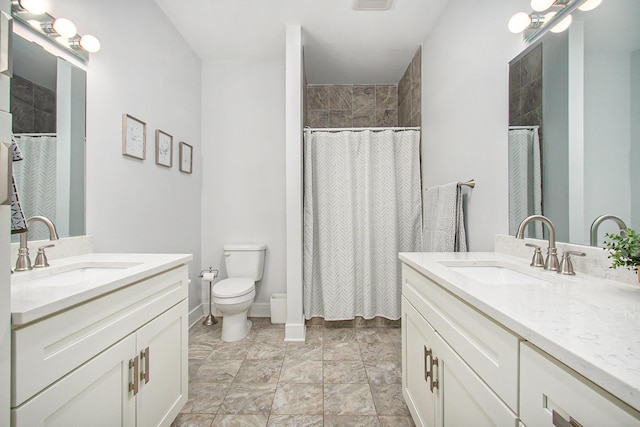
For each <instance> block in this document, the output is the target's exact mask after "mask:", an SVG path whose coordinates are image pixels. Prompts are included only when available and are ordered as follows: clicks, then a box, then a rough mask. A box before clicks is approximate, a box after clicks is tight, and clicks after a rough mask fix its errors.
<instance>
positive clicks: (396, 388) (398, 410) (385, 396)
mask: <svg viewBox="0 0 640 427" xmlns="http://www.w3.org/2000/svg"><path fill="white" fill-rule="evenodd" d="M371 393H372V394H373V401H374V403H375V405H376V412H377V413H378V415H404V416H409V415H410V414H409V409H408V408H407V405H406V404H405V403H404V398H403V397H402V385H401V384H385V385H372V386H371Z"/></svg>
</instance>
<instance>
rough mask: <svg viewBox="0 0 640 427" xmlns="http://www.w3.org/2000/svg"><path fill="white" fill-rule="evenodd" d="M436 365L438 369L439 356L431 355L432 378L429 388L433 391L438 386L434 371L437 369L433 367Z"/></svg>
mask: <svg viewBox="0 0 640 427" xmlns="http://www.w3.org/2000/svg"><path fill="white" fill-rule="evenodd" d="M434 366H435V367H436V370H437V369H438V358H437V357H431V378H430V379H429V389H430V390H431V392H433V389H434V388H438V380H436V379H434V378H433V376H434V373H435V370H434V369H433V367H434Z"/></svg>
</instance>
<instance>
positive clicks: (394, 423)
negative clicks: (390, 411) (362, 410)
mask: <svg viewBox="0 0 640 427" xmlns="http://www.w3.org/2000/svg"><path fill="white" fill-rule="evenodd" d="M378 420H379V421H380V427H415V426H416V425H415V424H414V422H413V419H412V418H411V417H410V416H406V417H398V416H390V415H381V416H379V417H378Z"/></svg>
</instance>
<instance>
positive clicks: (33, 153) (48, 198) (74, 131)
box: [10, 34, 86, 242]
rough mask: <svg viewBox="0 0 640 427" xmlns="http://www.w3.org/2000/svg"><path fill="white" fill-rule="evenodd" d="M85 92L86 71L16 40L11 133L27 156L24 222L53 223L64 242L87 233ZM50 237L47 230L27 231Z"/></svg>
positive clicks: (22, 177) (20, 174)
mask: <svg viewBox="0 0 640 427" xmlns="http://www.w3.org/2000/svg"><path fill="white" fill-rule="evenodd" d="M85 91H86V73H85V72H84V71H83V70H81V69H79V68H77V67H75V66H73V65H71V64H70V63H69V62H67V61H65V60H64V59H62V58H58V57H56V56H54V55H52V54H51V53H49V52H47V51H45V50H44V49H43V48H42V47H41V46H39V45H38V44H36V43H33V42H30V41H27V40H25V39H23V38H22V37H20V36H18V35H17V34H14V35H13V78H12V80H11V90H10V108H11V113H12V116H13V125H12V131H13V134H14V138H15V140H16V143H17V145H18V147H19V149H20V151H21V152H22V154H23V157H24V160H22V161H19V162H15V163H14V165H13V169H14V177H15V180H16V185H17V188H18V193H19V196H20V202H21V205H22V209H23V211H24V214H25V217H27V218H30V217H32V216H36V215H41V216H45V217H47V218H49V219H51V220H52V221H53V222H54V223H55V225H56V228H57V230H58V233H59V235H60V237H68V236H78V235H82V234H84V233H85V221H84V195H85V193H84V164H85V160H84V159H85V154H84V152H85V147H84V142H85V141H84V140H85V104H86V102H85V99H86V95H85ZM46 238H48V230H47V229H46V227H41V228H39V227H37V226H36V227H33V229H31V230H29V240H40V239H46ZM18 240H19V236H18V235H14V236H12V241H13V242H16V241H18Z"/></svg>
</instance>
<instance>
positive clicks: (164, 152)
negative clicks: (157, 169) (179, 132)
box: [156, 129, 173, 168]
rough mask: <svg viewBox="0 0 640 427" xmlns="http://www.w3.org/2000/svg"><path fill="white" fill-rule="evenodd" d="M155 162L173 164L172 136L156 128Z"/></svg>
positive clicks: (163, 164)
mask: <svg viewBox="0 0 640 427" xmlns="http://www.w3.org/2000/svg"><path fill="white" fill-rule="evenodd" d="M156 164H158V165H161V166H166V167H168V168H170V167H171V166H173V136H171V135H169V134H168V133H165V132H162V131H161V130H160V129H156Z"/></svg>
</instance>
